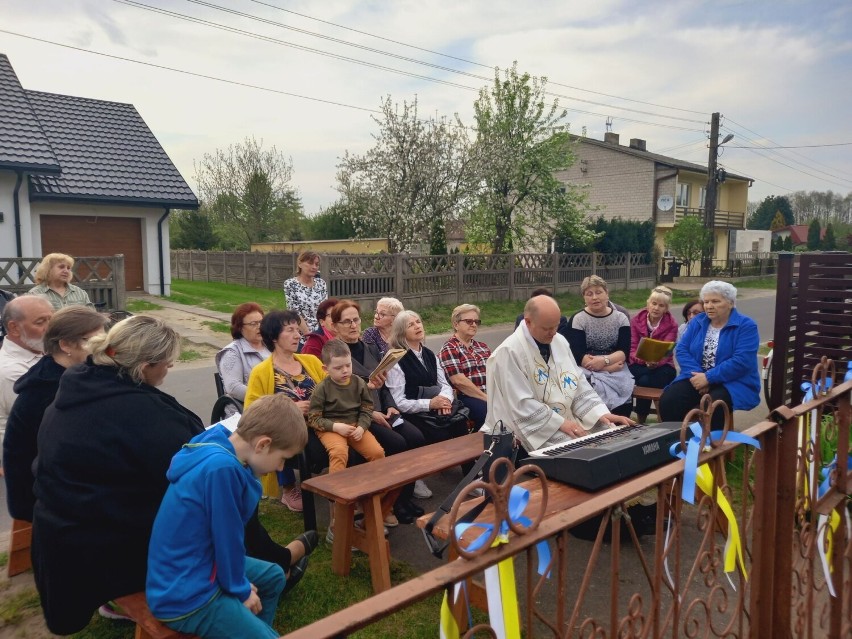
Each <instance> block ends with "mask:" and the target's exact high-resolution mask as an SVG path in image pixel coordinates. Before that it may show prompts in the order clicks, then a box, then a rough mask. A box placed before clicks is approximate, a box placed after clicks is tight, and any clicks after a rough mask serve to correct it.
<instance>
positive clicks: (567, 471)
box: [523, 422, 681, 491]
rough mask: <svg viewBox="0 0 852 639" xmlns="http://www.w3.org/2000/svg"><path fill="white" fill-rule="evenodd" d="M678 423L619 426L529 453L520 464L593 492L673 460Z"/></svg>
mask: <svg viewBox="0 0 852 639" xmlns="http://www.w3.org/2000/svg"><path fill="white" fill-rule="evenodd" d="M680 426H681V424H680V422H663V423H661V424H652V425H644V424H638V425H636V426H619V427H616V428H611V429H607V430H604V431H600V432H597V433H593V434H591V435H584V436H582V437H578V438H576V439H572V440H570V441H567V442H562V443H561V444H554V445H553V446H548V447H546V448H540V449H539V450H537V451H534V452H532V453H530V456H529V458H528V459H525V460H523V463H529V464H535V465H536V466H538V467H540V468H541V469H542V471H544V474H545V475H547V477H548V478H549V479H554V480H556V481H560V482H563V483H565V484H569V485H571V486H575V487H577V488H580V489H582V490H586V491H596V490H600V489H601V488H604V487H605V486H609V485H610V484H614V483H616V482H619V481H621V480H622V479H627V478H628V477H632V476H634V475H638V474H639V473H643V472H645V471H646V470H650V469H651V468H655V467H656V466H660V465H662V464H664V463H666V462H669V461H674V460H675V458H674V457H672V455H671V453H670V452H669V447H670V446H671V445H672V444H673V443H675V442H676V441H679V440H680Z"/></svg>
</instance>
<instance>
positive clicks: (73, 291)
mask: <svg viewBox="0 0 852 639" xmlns="http://www.w3.org/2000/svg"><path fill="white" fill-rule="evenodd" d="M72 268H74V258H72V257H71V256H70V255H65V253H48V254H47V255H45V256H44V257H43V258H41V262H40V263H39V265H38V268H36V272H35V281H36V286H33V287H32V288H31V289H30V290H29V291H28V293H30V294H31V295H43V296H44V297H45V298H46V299H47V301H48V302H50V303H51V305H52V306H53V308H54V309H55V310H57V311H58V310H59V309H60V308H65V307H66V306H88V307H89V308H94V307H95V305H94V304H92V301H91V300H90V299H89V294H88V293H86V291H84V290H83V289H82V288H80V287H79V286H75V285H74V284H72V283H71V280H72V279H73V278H74V274H73V272H72V271H71V269H72Z"/></svg>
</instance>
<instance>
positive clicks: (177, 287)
mask: <svg viewBox="0 0 852 639" xmlns="http://www.w3.org/2000/svg"><path fill="white" fill-rule="evenodd" d="M649 292H650V290H649V289H638V290H630V291H612V294H611V298H612V300H613V301H614V302H617V303H619V304H621V305H622V306H625V307H626V308H628V309H638V308H643V307H644V306H645V301H646V300H647V299H648V293H649ZM697 296H698V291H695V290H685V291H681V290H674V300H673V304H672V306H673V310H674V311H675V314H677V312H676V311H677V307H679V306H681V305H682V304H683V303H684V302H686V301H688V300H690V299H692V298H694V297H697ZM169 299H171V300H172V301H174V302H179V303H181V304H189V305H191V306H200V307H202V308H207V309H210V310H214V311H219V312H222V313H231V312H233V310H234V308H235V307H236V306H237V305H239V304H242V303H243V302H257V303H258V304H260V305H261V306H262V307H263V309H264V310H266V311H269V310H272V309H276V308H279V309H280V308H285V304H284V294H283V292H281V291H277V290H275V291H273V290H269V289H265V288H253V287H247V286H240V285H237V284H221V283H217V282H190V281H188V280H172V295H171V297H170V298H169ZM556 299H557V301H558V302H559V306H560V307H561V308H562V311H563V313H565V314H566V315H570V314H572V313H574V312H575V311H577V310H579V309H580V308H582V306H583V302H582V298H581V297H580V296H579V295H576V294H565V295H559V296H557V298H556ZM455 306H456V305H455V304H454V303H453V304H441V305H437V306H430V307H427V308H420V309H415V310H417V311H418V312H419V313H420V314H421V316H422V317H423V322H424V324H425V325H426V331H427V333H432V334H436V333H445V332H447V331H450V330H451V329H452V326H451V325H450V314H451V313H452V310H453V308H454V307H455ZM478 306H479V307H480V308H481V309H482V324H483V326H494V325H496V324H513V323H514V322H515V318H516V317H517V316H518V315H519V314H520V313H521V312H522V311H523V310H524V302H523V301H518V302H482V303H480V304H478ZM362 318H363V321H364V323H363V326H364V327H367V326H372V323H373V316H372V313H371V312H364V313H362ZM213 328H214V330H221V331H222V332H227V331H226V330H225V329H224V326H221V327H213Z"/></svg>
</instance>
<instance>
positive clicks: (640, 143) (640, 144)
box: [630, 138, 648, 151]
mask: <svg viewBox="0 0 852 639" xmlns="http://www.w3.org/2000/svg"><path fill="white" fill-rule="evenodd" d="M630 148H631V149H636V150H637V151H647V150H648V149H646V148H645V140H640V139H639V138H630Z"/></svg>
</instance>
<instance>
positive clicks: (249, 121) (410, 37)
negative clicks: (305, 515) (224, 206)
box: [0, 0, 852, 214]
mask: <svg viewBox="0 0 852 639" xmlns="http://www.w3.org/2000/svg"><path fill="white" fill-rule="evenodd" d="M9 32H13V33H15V34H18V35H12V34H11V33H9ZM21 36H27V37H26V38H25V37H21ZM60 44H61V45H65V46H58V45H60ZM0 52H2V53H5V54H7V55H8V56H9V58H10V60H11V62H12V65H13V67H14V68H15V70H16V72H17V74H18V77H19V78H20V80H21V84H22V85H23V86H24V88H27V89H35V90H40V91H49V92H54V93H64V94H70V95H79V96H85V97H90V98H97V99H102V100H111V101H116V102H130V103H132V104H134V105H135V106H136V108H137V109H138V111H139V112H140V114H141V115H142V117H143V118H144V119H145V121H146V122H147V123H148V125H149V126H150V127H151V129H152V130H153V132H154V134H155V135H156V136H157V137H158V138H159V140H160V142H161V143H162V145H163V147H164V148H165V150H166V152H167V153H168V154H169V155H170V156H171V158H172V160H173V161H174V162H175V164H176V165H177V167H178V169H180V171H181V172H182V173H183V175H184V177H185V178H186V179H187V181H188V182H189V184H190V186H192V187H193V188H195V171H194V168H193V161H194V160H195V159H198V158H200V157H202V156H203V154H204V153H208V152H213V151H214V150H215V149H217V148H226V147H227V146H228V145H230V144H233V143H235V142H239V141H240V140H242V139H244V138H245V137H247V136H255V137H257V138H262V139H263V141H264V144H265V145H267V146H271V145H275V146H276V147H277V148H278V149H279V150H282V151H284V152H285V153H286V154H287V155H290V156H292V158H293V164H294V168H295V179H294V182H295V187H296V188H297V189H298V190H299V192H300V194H301V196H302V199H303V202H304V205H305V210H306V212H307V213H308V214H312V213H314V212H316V211H318V210H319V208H320V207H324V206H328V205H329V204H331V203H332V202H333V201H334V200H335V199H336V195H337V193H336V191H335V190H334V183H335V165H336V164H337V162H338V158H339V157H340V156H342V155H343V153H344V151H346V150H348V151H350V152H354V153H361V152H363V151H365V150H366V149H367V148H369V147H370V146H371V144H372V138H371V135H372V134H373V133H374V132H375V131H376V125H375V123H374V122H373V121H372V120H371V112H372V111H375V110H377V109H378V108H379V105H380V102H381V100H382V98H383V96H386V95H390V96H391V97H392V98H393V100H395V101H398V102H402V101H403V100H409V101H410V100H412V99H414V97H415V96H416V97H417V99H418V102H419V110H420V114H421V115H423V116H428V115H430V114H438V115H452V114H453V113H458V114H459V116H460V117H461V119H462V121H463V122H465V123H468V124H472V113H473V101H474V100H475V99H476V95H477V91H478V89H479V88H481V87H483V86H485V85H487V84H488V82H489V81H490V79H491V78H493V73H494V71H493V69H494V67H501V68H505V67H507V66H509V65H511V64H512V62H513V61H515V60H517V61H518V66H519V68H520V69H521V70H522V71H526V72H529V73H531V74H533V75H542V76H546V77H547V78H548V80H549V84H548V89H549V91H550V92H552V93H553V94H558V99H559V102H560V104H561V105H562V106H564V107H566V108H568V109H569V112H568V116H569V121H570V125H571V130H572V131H573V132H576V133H579V132H580V131H581V130H582V129H583V128H585V130H586V132H587V135H589V136H590V137H593V138H597V139H602V138H603V134H604V132H605V131H606V130H607V129H606V123H607V119H608V118H611V121H612V125H611V126H612V130H613V131H615V132H617V133H619V134H621V140H622V142H626V141H627V140H628V139H629V138H633V137H637V138H643V139H645V140H647V144H648V150H650V151H655V152H660V153H664V154H667V155H671V156H674V157H678V158H680V159H683V160H689V161H693V162H700V163H706V161H707V131H708V127H709V124H708V123H709V119H710V114H711V113H712V112H714V111H719V112H720V113H721V114H722V116H723V123H722V133H723V135H724V134H727V133H734V135H735V138H734V140H733V141H732V142H729V143H728V144H727V145H726V146H727V147H728V148H725V149H724V152H723V154H722V156H721V159H720V162H721V164H722V165H723V166H724V167H725V168H727V169H728V170H729V171H731V172H735V173H739V174H744V175H748V176H749V177H752V178H754V180H755V184H754V186H753V187H752V189H751V193H750V198H749V199H751V200H755V201H758V200H760V199H762V198H763V197H765V196H766V195H771V194H777V195H783V194H786V193H789V192H792V191H796V190H800V189H806V190H819V191H826V190H833V191H835V192H840V193H843V194H846V193H848V192H850V191H852V109H850V107H852V81H850V80H852V2H849V0H813V1H810V2H804V1H802V2H792V1H791V2H785V1H784V0H768V1H765V2H763V1H758V0H742V1H739V2H737V1H733V0H730V1H726V0H715V1H713V2H702V1H699V0H684V1H679V0H643V1H641V2H636V1H635V0H583V1H579V0H567V1H566V0H561V1H559V2H551V1H545V0H542V1H540V2H532V1H527V2H517V1H516V2H506V1H504V0H488V1H480V0H453V1H430V0H418V1H412V0H396V1H393V2H391V1H384V2H383V1H377V0H361V1H356V0H324V1H323V2H319V1H316V0H314V1H313V2H308V1H306V0H299V1H293V2H290V1H287V0H263V1H259V0H205V1H204V2H202V1H201V0H186V1H183V0H138V1H137V0H2V2H0ZM93 52H98V53H100V54H106V56H111V57H106V56H105V55H96V54H95V53H93ZM121 58H124V59H121ZM128 60H132V61H135V62H131V61H128ZM153 65H157V66H153ZM169 69H172V70H169ZM181 72H186V73H181ZM192 74H195V75H192ZM201 76H208V77H206V78H205V77H201ZM214 78H215V79H214ZM298 96H301V97H298ZM553 97H554V98H556V97H557V96H556V95H554V96H553ZM737 147H751V148H737ZM754 147H758V148H754ZM772 147H776V148H772ZM777 147H797V148H782V149H779V148H777Z"/></svg>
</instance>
